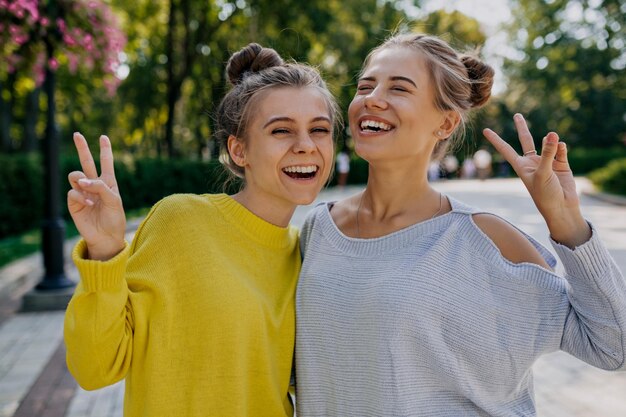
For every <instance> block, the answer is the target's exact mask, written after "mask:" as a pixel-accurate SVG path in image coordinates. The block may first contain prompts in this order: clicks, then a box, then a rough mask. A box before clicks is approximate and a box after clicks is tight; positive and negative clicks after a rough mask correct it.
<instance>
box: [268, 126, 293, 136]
mask: <svg viewBox="0 0 626 417" xmlns="http://www.w3.org/2000/svg"><path fill="white" fill-rule="evenodd" d="M287 133H289V129H286V128H284V127H277V128H276V129H273V130H272V135H284V134H287Z"/></svg>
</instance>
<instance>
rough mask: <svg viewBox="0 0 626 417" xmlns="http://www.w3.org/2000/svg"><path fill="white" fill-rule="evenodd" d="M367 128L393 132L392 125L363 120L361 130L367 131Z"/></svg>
mask: <svg viewBox="0 0 626 417" xmlns="http://www.w3.org/2000/svg"><path fill="white" fill-rule="evenodd" d="M367 128H375V129H379V130H385V131H388V130H391V125H388V124H387V123H383V122H376V121H374V120H363V121H362V122H361V129H367Z"/></svg>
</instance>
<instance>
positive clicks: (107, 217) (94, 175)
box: [67, 133, 126, 260]
mask: <svg viewBox="0 0 626 417" xmlns="http://www.w3.org/2000/svg"><path fill="white" fill-rule="evenodd" d="M74 145H75V146H76V150H77V151H78V156H79V158H80V164H81V167H82V169H83V170H82V171H74V172H71V173H70V174H69V176H68V178H69V181H70V185H71V186H72V189H71V190H70V191H69V192H68V194H67V207H68V209H69V212H70V215H71V216H72V219H73V220H74V223H75V224H76V228H77V229H78V231H79V233H80V234H81V236H82V237H83V239H85V242H86V243H87V249H88V252H89V255H88V256H89V258H90V259H96V260H108V259H110V258H112V257H113V256H115V255H116V254H118V253H119V252H120V251H121V250H122V249H124V244H125V243H124V233H125V231H126V216H125V214H124V207H123V206H122V199H121V197H120V193H119V189H118V187H117V182H116V180H115V172H114V169H113V150H112V149H111V142H110V141H109V138H107V137H106V136H100V168H101V171H102V172H101V174H100V176H98V172H97V170H96V164H95V162H94V159H93V157H92V155H91V151H90V150H89V146H88V145H87V141H86V140H85V138H84V137H83V135H81V134H80V133H74Z"/></svg>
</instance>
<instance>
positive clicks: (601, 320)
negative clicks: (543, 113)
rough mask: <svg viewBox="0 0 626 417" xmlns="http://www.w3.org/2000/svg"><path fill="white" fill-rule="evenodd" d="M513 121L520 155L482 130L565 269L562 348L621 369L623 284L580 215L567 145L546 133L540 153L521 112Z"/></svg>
mask: <svg viewBox="0 0 626 417" xmlns="http://www.w3.org/2000/svg"><path fill="white" fill-rule="evenodd" d="M515 125H516V128H517V131H518V135H519V139H520V143H521V145H522V151H523V152H524V155H518V154H517V152H515V150H514V149H513V148H512V147H511V146H510V145H509V144H507V143H506V142H505V141H504V140H502V139H501V138H500V137H499V136H498V135H497V134H496V133H495V132H493V131H491V130H489V129H485V130H484V132H483V133H484V134H485V137H486V138H487V139H488V140H489V141H490V142H491V143H492V144H493V145H494V147H495V148H496V149H497V150H498V151H499V152H500V153H501V154H502V155H503V156H504V157H505V158H506V160H507V161H508V162H509V163H510V164H511V166H512V167H513V169H514V170H515V172H516V173H517V175H518V176H519V177H520V178H521V180H522V181H523V183H524V185H525V186H526V188H527V189H528V191H529V193H530V195H531V197H532V199H533V201H534V202H535V205H536V206H537V209H538V210H539V212H540V213H541V215H542V216H543V218H544V219H545V221H546V224H547V226H548V229H549V230H550V237H551V238H552V240H553V246H554V248H555V250H556V252H557V254H558V255H559V258H560V259H561V261H562V263H563V265H564V267H565V272H566V279H567V281H568V282H569V284H570V287H569V290H568V298H569V301H570V306H571V308H570V311H569V313H568V317H567V319H566V323H565V328H564V333H563V339H562V343H561V348H562V349H563V350H565V351H567V352H569V353H571V354H573V355H574V356H576V357H578V358H580V359H582V360H584V361H586V362H588V363H590V364H592V365H594V366H597V367H600V368H604V369H624V367H625V365H624V355H625V354H624V352H625V351H626V282H625V280H624V277H623V276H622V274H621V272H620V271H619V268H618V267H617V265H616V264H615V262H614V261H613V259H612V258H611V255H610V254H609V253H608V251H607V250H606V248H605V247H604V245H602V243H601V242H600V240H599V239H598V237H597V236H596V233H595V232H593V231H592V228H591V226H590V225H589V224H588V223H587V222H586V221H585V219H584V218H583V216H582V214H581V210H580V203H579V199H578V195H577V193H576V184H575V182H574V177H573V174H572V171H571V169H570V167H569V163H568V161H567V147H566V146H565V144H564V143H562V142H559V137H558V135H557V134H556V133H554V132H550V133H548V134H547V135H546V137H544V139H543V147H542V152H541V155H540V156H539V155H537V153H536V151H535V150H534V142H533V139H532V136H531V134H530V132H529V130H528V126H527V125H526V122H525V121H524V118H523V117H522V116H521V115H520V114H516V115H515Z"/></svg>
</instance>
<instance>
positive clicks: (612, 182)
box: [589, 158, 626, 195]
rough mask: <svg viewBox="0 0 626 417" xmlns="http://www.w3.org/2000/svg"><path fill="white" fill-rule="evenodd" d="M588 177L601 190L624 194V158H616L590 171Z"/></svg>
mask: <svg viewBox="0 0 626 417" xmlns="http://www.w3.org/2000/svg"><path fill="white" fill-rule="evenodd" d="M589 179H590V180H591V182H593V183H594V185H595V186H596V187H598V188H599V189H601V190H602V191H606V192H608V193H614V194H621V195H626V158H622V159H616V160H614V161H611V162H610V163H609V164H608V165H607V166H606V167H604V168H600V169H597V170H595V171H593V172H591V173H590V174H589Z"/></svg>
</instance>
